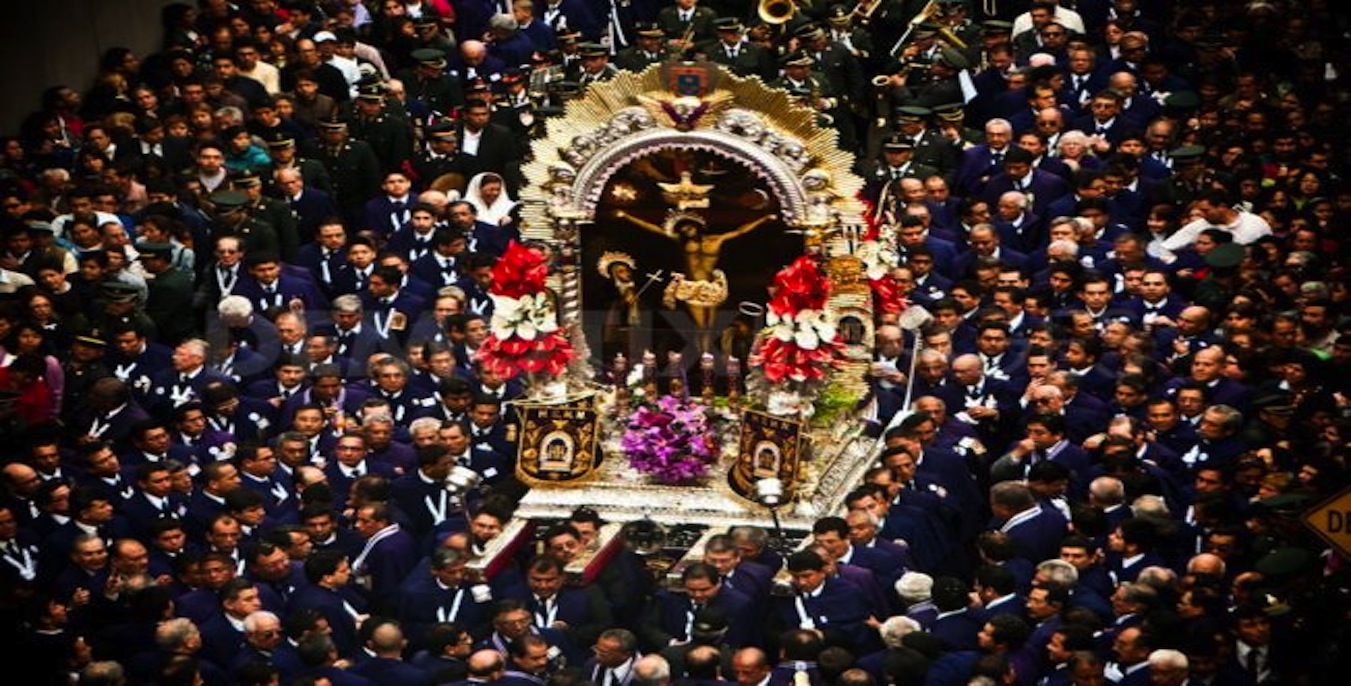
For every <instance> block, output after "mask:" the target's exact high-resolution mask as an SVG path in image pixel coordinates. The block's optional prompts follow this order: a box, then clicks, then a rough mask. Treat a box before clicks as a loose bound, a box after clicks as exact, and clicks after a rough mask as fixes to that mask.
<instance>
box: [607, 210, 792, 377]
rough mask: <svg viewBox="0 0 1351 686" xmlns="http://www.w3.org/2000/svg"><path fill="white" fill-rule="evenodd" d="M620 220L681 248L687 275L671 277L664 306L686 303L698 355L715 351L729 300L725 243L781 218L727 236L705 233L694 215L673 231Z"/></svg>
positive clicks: (752, 223)
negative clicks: (720, 314)
mask: <svg viewBox="0 0 1351 686" xmlns="http://www.w3.org/2000/svg"><path fill="white" fill-rule="evenodd" d="M615 216H616V217H619V218H620V219H625V220H628V221H629V222H632V223H633V225H634V226H637V227H639V228H641V229H645V230H647V231H650V232H652V233H655V234H657V235H659V236H662V237H664V238H669V239H671V240H673V241H676V242H677V243H679V244H680V245H681V247H682V248H683V249H684V252H685V273H683V274H682V273H679V272H677V273H675V274H672V275H671V283H670V284H668V285H667V286H666V292H665V294H664V296H665V297H664V299H663V301H664V303H665V305H666V307H668V308H671V309H674V308H675V303H676V302H677V301H679V302H683V303H685V307H686V309H688V310H689V313H690V318H691V319H692V320H694V325H695V327H696V329H697V338H696V343H697V346H698V348H699V352H700V353H701V354H702V353H706V352H712V350H713V320H714V317H715V316H716V315H717V311H718V306H719V305H721V304H722V303H723V301H725V300H726V299H727V275H726V274H724V273H723V271H722V270H721V269H718V259H719V258H720V257H721V256H722V246H723V243H726V242H727V241H730V240H732V239H733V238H737V237H739V236H743V235H745V234H747V233H750V232H751V231H754V230H755V229H757V228H759V227H760V226H761V225H763V224H765V223H766V222H771V221H774V220H775V219H778V215H775V214H769V215H765V216H763V217H759V218H757V219H753V220H751V221H749V222H746V223H745V224H742V225H741V226H738V227H737V228H735V229H732V230H731V231H727V232H725V233H706V232H705V231H704V229H705V228H706V227H705V223H704V220H703V219H702V218H701V217H699V216H698V215H695V214H690V213H686V214H683V215H682V216H680V218H678V219H676V220H675V221H674V222H673V223H671V224H670V229H669V230H668V229H667V228H665V227H662V226H658V225H656V224H653V223H652V222H649V221H646V220H644V219H641V218H638V217H635V216H633V215H631V214H629V213H627V212H624V211H623V210H619V211H616V212H615Z"/></svg>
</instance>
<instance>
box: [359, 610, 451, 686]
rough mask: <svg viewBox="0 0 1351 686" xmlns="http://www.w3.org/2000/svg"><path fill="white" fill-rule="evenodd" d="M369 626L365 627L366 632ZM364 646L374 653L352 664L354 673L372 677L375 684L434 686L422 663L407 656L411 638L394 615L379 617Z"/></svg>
mask: <svg viewBox="0 0 1351 686" xmlns="http://www.w3.org/2000/svg"><path fill="white" fill-rule="evenodd" d="M365 629H366V627H364V626H363V627H362V630H363V632H364V631H365ZM362 648H363V650H365V651H367V652H369V653H370V657H367V658H366V659H362V660H359V661H358V662H357V663H356V664H355V665H353V666H352V668H351V671H352V673H353V674H356V675H358V676H361V677H364V678H366V679H369V680H370V683H372V684H400V685H402V686H432V684H433V682H432V677H431V675H430V674H428V673H427V672H426V671H425V670H423V669H422V668H421V667H417V666H415V665H413V664H411V663H410V662H408V661H406V660H405V659H404V657H403V654H404V651H405V650H406V649H407V648H408V640H407V638H406V637H405V635H404V631H403V627H402V626H401V625H400V624H399V622H397V621H394V620H393V619H384V620H378V623H377V624H376V625H375V626H373V627H371V630H370V634H369V637H368V638H367V639H366V642H365V645H364V646H363V647H362Z"/></svg>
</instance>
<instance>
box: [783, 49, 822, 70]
mask: <svg viewBox="0 0 1351 686" xmlns="http://www.w3.org/2000/svg"><path fill="white" fill-rule="evenodd" d="M814 63H815V60H813V59H812V56H811V55H808V54H807V53H806V52H805V51H802V50H798V51H796V52H792V53H789V54H788V55H786V56H785V57H784V58H783V66H785V67H810V66H812V64H814Z"/></svg>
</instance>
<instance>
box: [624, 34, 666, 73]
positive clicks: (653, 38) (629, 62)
mask: <svg viewBox="0 0 1351 686" xmlns="http://www.w3.org/2000/svg"><path fill="white" fill-rule="evenodd" d="M634 37H635V39H636V40H635V41H634V44H633V45H630V46H629V47H627V48H624V49H623V50H620V51H619V52H618V53H617V54H616V55H615V58H614V62H613V64H614V65H615V66H616V67H618V68H619V69H622V70H624V71H631V72H640V71H642V70H644V69H647V68H648V67H649V66H650V65H653V64H656V63H658V62H661V61H662V60H664V59H665V58H666V53H665V48H663V47H662V44H661V42H662V39H664V38H665V37H666V33H665V32H664V31H662V30H661V27H660V26H658V25H657V24H656V23H655V22H651V23H649V22H639V23H637V24H636V25H635V29H634ZM644 44H646V45H644ZM644 48H650V49H644Z"/></svg>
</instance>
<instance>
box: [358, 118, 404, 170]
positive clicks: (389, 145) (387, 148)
mask: <svg viewBox="0 0 1351 686" xmlns="http://www.w3.org/2000/svg"><path fill="white" fill-rule="evenodd" d="M348 128H349V130H350V131H351V136H352V138H353V139H355V140H361V141H366V142H367V143H368V144H370V146H371V152H374V153H375V157H376V159H378V160H379V161H380V169H381V170H383V171H385V172H391V171H399V169H400V168H401V167H402V165H403V162H404V160H407V159H409V158H411V157H412V156H413V127H412V126H411V125H410V124H409V123H408V119H407V117H403V116H399V115H396V114H390V112H389V110H388V109H386V110H385V111H383V112H381V113H380V114H379V115H377V116H375V117H372V118H369V119H367V118H365V117H359V116H358V117H352V121H351V123H350V124H349V125H348Z"/></svg>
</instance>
